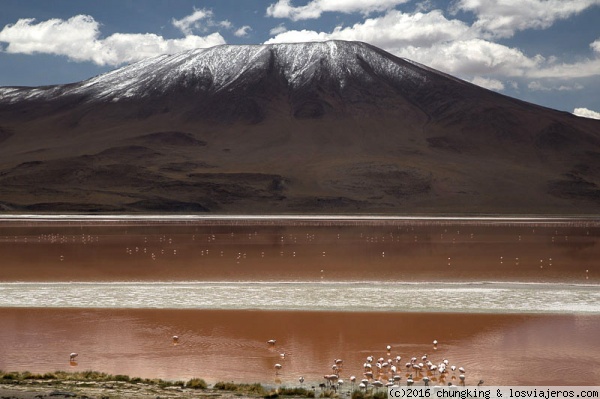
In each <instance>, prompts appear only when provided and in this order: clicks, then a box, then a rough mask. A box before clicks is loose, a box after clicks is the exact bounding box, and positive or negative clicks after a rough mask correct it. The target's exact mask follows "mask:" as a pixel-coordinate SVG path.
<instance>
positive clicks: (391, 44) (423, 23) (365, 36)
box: [266, 0, 600, 90]
mask: <svg viewBox="0 0 600 399" xmlns="http://www.w3.org/2000/svg"><path fill="white" fill-rule="evenodd" d="M504 1H505V2H506V3H509V4H512V0H504ZM525 1H531V0H525ZM548 1H553V0H548ZM597 1H598V2H600V0H597ZM467 3H468V2H467V0H464V1H462V3H461V4H467ZM475 3H477V4H484V3H485V4H487V2H485V1H483V0H481V1H479V0H477V1H476V0H472V1H471V2H470V3H469V4H471V5H473V4H475ZM490 4H491V3H490ZM273 33H275V35H274V37H272V38H271V39H269V40H268V41H267V42H266V43H290V42H303V41H324V40H332V39H338V40H355V41H363V42H367V43H371V44H373V45H375V46H377V47H380V48H383V49H384V50H387V51H389V52H391V53H393V54H395V55H397V56H400V57H405V58H408V59H411V60H414V61H417V62H420V63H422V64H425V65H428V66H430V67H432V68H435V69H439V70H441V71H444V72H447V73H450V74H453V75H457V76H460V77H464V78H466V79H467V80H472V79H473V78H474V77H475V76H487V77H491V76H492V75H493V78H494V79H498V77H528V78H531V79H546V78H559V79H572V78H585V77H590V76H598V75H600V58H592V59H587V60H583V61H578V62H575V63H571V64H568V63H561V62H559V60H558V59H557V57H555V56H548V57H546V58H545V57H542V56H541V55H539V54H538V55H532V56H530V55H527V54H525V53H523V52H522V51H521V50H520V49H518V48H515V47H509V46H506V45H503V44H499V43H495V42H494V41H492V40H491V39H486V38H484V37H482V34H481V32H480V31H479V30H478V29H476V28H474V27H473V26H469V25H468V24H466V23H465V22H463V21H461V20H458V19H448V18H446V17H445V16H444V14H443V13H442V11H440V10H432V11H430V12H427V13H423V12H414V13H403V12H401V11H399V10H389V11H388V12H386V13H385V14H384V15H382V16H379V17H375V18H367V19H365V20H364V21H362V22H360V23H356V24H354V25H352V26H348V27H342V26H338V27H336V28H335V29H333V30H332V31H330V32H317V31H312V30H291V31H285V32H282V33H279V32H278V31H275V32H273ZM590 47H591V48H592V49H593V50H594V51H597V52H599V53H600V39H598V40H596V41H595V42H593V43H591V44H590ZM577 89H578V88H577V87H576V86H574V85H564V86H563V87H562V90H577ZM553 90H558V88H554V89H553Z"/></svg>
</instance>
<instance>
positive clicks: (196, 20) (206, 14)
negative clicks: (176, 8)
mask: <svg viewBox="0 0 600 399" xmlns="http://www.w3.org/2000/svg"><path fill="white" fill-rule="evenodd" d="M212 16H213V13H212V11H210V10H205V9H203V10H198V9H194V12H193V13H192V14H190V15H187V16H185V17H183V18H181V19H175V18H173V19H172V21H171V22H172V23H173V26H175V27H176V28H177V29H179V30H180V31H181V32H182V33H183V34H184V35H191V34H192V33H193V30H197V29H201V27H202V25H201V24H200V21H202V20H203V19H209V20H210V19H211V18H212Z"/></svg>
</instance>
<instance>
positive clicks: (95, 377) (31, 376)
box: [0, 370, 207, 389]
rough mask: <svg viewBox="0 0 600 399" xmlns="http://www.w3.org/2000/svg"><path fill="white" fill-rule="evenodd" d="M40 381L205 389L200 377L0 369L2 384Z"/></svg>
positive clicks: (47, 382)
mask: <svg viewBox="0 0 600 399" xmlns="http://www.w3.org/2000/svg"><path fill="white" fill-rule="evenodd" d="M34 381H42V382H43V383H45V384H52V383H56V384H60V383H62V382H65V381H73V382H115V383H119V382H127V383H130V384H147V385H153V386H158V387H160V388H166V387H182V388H183V387H189V388H195V389H205V388H207V384H206V382H205V381H204V380H202V379H200V378H193V379H191V380H189V381H187V382H185V381H165V380H162V379H158V378H156V379H148V378H139V377H129V376H128V375H123V374H117V375H112V374H106V373H101V372H98V371H92V370H87V371H78V372H66V371H55V372H53V373H44V374H36V373H31V372H29V371H11V372H4V371H0V383H4V384H11V383H12V384H19V383H21V382H34Z"/></svg>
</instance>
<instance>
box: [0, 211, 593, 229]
mask: <svg viewBox="0 0 600 399" xmlns="http://www.w3.org/2000/svg"><path fill="white" fill-rule="evenodd" d="M1 222H22V223H25V222H38V223H57V222H72V223H98V224H105V223H119V224H123V223H144V224H147V223H161V224H171V223H174V224H178V223H203V224H217V225H218V224H232V225H262V224H265V225H273V224H282V225H286V224H293V225H307V226H311V225H323V224H327V223H332V224H334V225H340V226H352V225H362V224H369V223H378V224H383V225H385V224H441V225H444V224H459V225H460V224H466V225H469V224H477V225H488V224H489V225H494V224H497V225H524V226H534V225H541V226H550V227H553V226H564V225H577V226H589V227H592V226H598V225H600V216H598V215H591V214H586V215H576V214H575V215H533V214H531V215H501V214H498V215H426V214H424V215H417V216H406V215H405V216H401V215H361V214H357V215H347V214H346V215H335V214H334V215H331V214H324V215H318V214H315V215H299V214H296V215H276V214H274V215H252V214H250V215H226V214H220V215H219V214H215V215H213V214H209V215H201V214H184V215H178V214H169V215H165V214H140V215H138V214H0V223H1Z"/></svg>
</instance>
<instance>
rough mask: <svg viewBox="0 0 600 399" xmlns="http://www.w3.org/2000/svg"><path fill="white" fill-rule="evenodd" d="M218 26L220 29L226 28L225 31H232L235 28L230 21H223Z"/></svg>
mask: <svg viewBox="0 0 600 399" xmlns="http://www.w3.org/2000/svg"><path fill="white" fill-rule="evenodd" d="M218 25H219V26H220V27H222V28H225V29H231V28H233V24H232V23H231V22H230V21H228V20H225V21H221V22H219V24H218Z"/></svg>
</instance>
